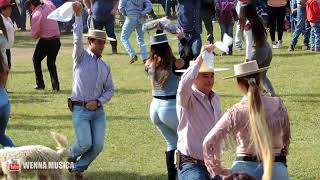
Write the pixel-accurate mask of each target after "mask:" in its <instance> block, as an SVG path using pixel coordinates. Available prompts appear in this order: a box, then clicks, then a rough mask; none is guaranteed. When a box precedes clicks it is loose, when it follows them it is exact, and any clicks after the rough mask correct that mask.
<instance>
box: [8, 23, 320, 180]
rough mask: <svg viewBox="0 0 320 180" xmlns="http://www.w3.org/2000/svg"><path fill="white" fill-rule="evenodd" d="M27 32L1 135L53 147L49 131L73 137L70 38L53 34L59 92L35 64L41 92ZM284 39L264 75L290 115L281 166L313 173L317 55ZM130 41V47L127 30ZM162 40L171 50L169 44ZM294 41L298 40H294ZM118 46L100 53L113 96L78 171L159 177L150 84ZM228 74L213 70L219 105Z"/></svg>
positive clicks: (317, 141) (319, 95)
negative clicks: (95, 152) (87, 161)
mask: <svg viewBox="0 0 320 180" xmlns="http://www.w3.org/2000/svg"><path fill="white" fill-rule="evenodd" d="M219 32H220V30H219V29H218V27H217V25H215V34H216V39H218V37H220V36H219ZM152 33H153V32H151V33H150V35H151V34H152ZM203 34H205V33H203ZM27 36H29V33H28V32H24V33H21V32H18V33H17V37H16V45H15V48H13V49H12V56H13V58H12V59H13V60H12V64H13V66H12V72H11V76H10V81H9V86H8V87H9V91H10V92H11V93H10V94H9V95H10V101H11V106H12V110H11V119H10V121H9V126H8V131H7V134H8V135H10V136H11V137H12V138H13V140H14V142H15V144H16V145H17V146H22V145H28V144H42V145H46V146H49V147H55V143H54V141H53V140H52V138H51V137H50V133H49V132H50V131H58V132H61V133H63V134H65V135H66V136H67V137H68V139H69V141H70V144H71V143H73V142H74V130H73V127H72V123H71V115H70V112H69V110H68V108H67V104H66V100H67V98H68V96H69V95H70V93H71V86H72V58H71V53H72V36H70V35H68V36H62V37H61V40H62V47H61V49H60V53H59V55H58V59H57V69H58V74H59V79H60V83H61V91H60V92H53V91H52V90H51V86H50V80H49V73H48V71H47V67H46V61H45V60H44V61H43V63H42V66H43V71H44V78H45V83H46V90H44V91H36V90H33V85H34V84H35V79H34V72H33V65H32V54H33V51H34V48H35V44H36V43H37V41H36V40H32V39H31V38H29V37H27ZM119 37H120V35H119V28H117V38H118V39H119ZM145 37H146V42H148V40H149V34H147V33H146V34H145ZM290 37H291V35H290V34H287V33H285V37H284V47H283V48H282V49H279V50H274V52H273V54H274V56H273V61H272V64H271V66H272V68H271V69H270V70H269V72H268V76H269V77H270V79H271V81H272V83H273V85H274V87H275V90H276V93H277V94H278V95H279V96H280V97H281V98H282V99H283V100H284V102H285V104H286V106H287V108H288V111H289V115H290V123H291V130H292V142H291V146H290V155H289V157H288V169H289V174H290V177H291V179H306V180H309V179H310V180H311V179H320V170H319V167H320V156H319V152H320V138H319V136H320V123H319V121H320V118H319V117H320V108H319V105H320V81H319V77H320V71H319V67H320V54H319V53H318V54H315V53H311V52H309V51H308V52H307V51H301V50H299V46H298V47H297V48H296V51H294V52H288V51H287V48H288V44H289V41H290ZM204 38H205V36H203V39H204ZM131 40H132V42H133V45H134V47H135V49H137V45H136V43H135V34H133V35H132V39H131ZM170 44H171V47H172V48H173V51H174V53H175V54H176V55H177V42H171V43H170ZM301 44H302V43H301V40H300V42H299V43H298V45H301ZM118 47H119V55H111V54H110V53H111V48H110V45H106V48H105V51H104V54H103V59H105V60H106V62H108V63H109V64H110V65H111V68H112V75H113V80H114V83H115V95H114V97H113V98H112V100H111V101H110V102H109V103H108V104H107V105H106V106H105V110H106V114H107V132H106V140H105V147H104V150H103V152H102V153H101V154H100V155H99V156H98V158H97V159H96V160H95V161H94V162H93V163H92V165H91V166H90V167H89V169H88V170H87V171H86V172H85V176H87V177H88V178H89V179H123V180H126V179H146V180H149V179H163V180H164V179H166V167H165V154H164V151H165V149H166V145H165V142H164V139H163V138H162V137H161V135H160V133H159V132H158V130H157V129H156V127H155V126H154V125H153V124H152V123H151V122H150V120H149V114H148V112H149V104H150V102H151V99H152V97H151V93H150V89H151V87H150V82H149V81H148V80H147V78H146V75H145V73H144V71H143V66H142V61H141V58H140V57H139V58H140V61H138V62H136V63H135V64H133V65H129V64H128V62H129V57H128V55H127V54H126V51H125V50H124V48H123V46H122V44H121V42H120V41H119V45H118ZM218 53H220V52H218ZM244 53H245V52H244V51H241V52H237V51H234V56H227V57H226V56H217V57H216V66H217V67H229V68H231V69H233V64H236V63H240V62H241V61H242V60H243V59H244ZM232 73H233V72H232V71H229V72H223V73H218V74H217V75H216V84H215V86H214V89H215V91H216V92H218V93H219V94H220V95H221V100H222V107H223V110H224V111H225V110H226V109H227V108H228V107H230V106H231V105H233V104H234V103H236V102H238V101H239V100H240V99H241V95H240V93H239V91H238V90H237V87H236V86H235V83H234V81H232V80H230V81H223V80H221V78H222V77H225V76H228V75H231V74H232ZM234 152H235V149H234V150H229V151H227V153H226V154H225V158H224V159H225V162H224V164H225V165H227V166H229V165H230V164H231V161H232V159H233V157H234ZM65 174H68V173H67V172H66V173H65Z"/></svg>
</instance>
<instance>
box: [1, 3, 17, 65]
mask: <svg viewBox="0 0 320 180" xmlns="http://www.w3.org/2000/svg"><path fill="white" fill-rule="evenodd" d="M11 6H12V4H11V3H10V1H8V0H0V13H1V18H2V20H3V23H4V26H5V28H6V33H7V36H8V37H7V40H8V41H7V43H6V44H7V47H6V56H7V61H8V66H9V69H11V51H10V49H11V48H12V47H13V44H14V36H15V31H16V30H15V28H14V25H13V22H12V21H11V18H10V16H11V12H12V8H11Z"/></svg>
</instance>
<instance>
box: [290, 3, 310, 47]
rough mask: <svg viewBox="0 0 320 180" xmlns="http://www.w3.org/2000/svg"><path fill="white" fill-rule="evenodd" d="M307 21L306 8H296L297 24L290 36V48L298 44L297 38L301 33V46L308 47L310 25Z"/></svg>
mask: <svg viewBox="0 0 320 180" xmlns="http://www.w3.org/2000/svg"><path fill="white" fill-rule="evenodd" d="M306 19H307V12H306V7H301V6H298V7H297V23H296V25H295V28H294V32H293V35H292V39H291V43H290V46H291V47H293V48H294V47H295V46H296V45H297V42H298V38H299V36H300V34H301V33H303V35H304V40H303V44H304V45H306V46H309V39H310V24H309V22H308V21H307V20H306Z"/></svg>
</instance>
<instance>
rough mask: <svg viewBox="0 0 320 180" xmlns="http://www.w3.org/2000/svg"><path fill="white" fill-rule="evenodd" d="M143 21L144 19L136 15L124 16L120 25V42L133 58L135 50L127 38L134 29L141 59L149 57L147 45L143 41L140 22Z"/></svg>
mask: <svg viewBox="0 0 320 180" xmlns="http://www.w3.org/2000/svg"><path fill="white" fill-rule="evenodd" d="M143 23H144V19H142V18H138V17H126V20H125V22H124V24H123V26H122V31H121V42H122V44H123V46H124V48H126V50H127V51H128V53H129V56H130V57H131V58H133V57H134V56H135V55H136V52H135V50H134V49H133V47H132V46H131V44H130V42H129V38H130V36H131V34H132V32H133V31H134V30H136V32H137V37H136V39H137V43H138V46H139V48H140V50H141V56H142V60H144V59H147V58H148V57H149V55H148V52H147V47H146V45H145V43H144V32H143V31H142V24H143Z"/></svg>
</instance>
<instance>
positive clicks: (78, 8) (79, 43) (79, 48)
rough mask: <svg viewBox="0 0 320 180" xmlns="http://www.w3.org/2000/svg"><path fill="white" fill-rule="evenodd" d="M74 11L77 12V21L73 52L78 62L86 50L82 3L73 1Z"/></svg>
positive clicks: (74, 30)
mask: <svg viewBox="0 0 320 180" xmlns="http://www.w3.org/2000/svg"><path fill="white" fill-rule="evenodd" d="M73 11H74V12H75V22H74V24H73V43H74V46H73V53H72V58H73V59H74V61H75V63H78V62H79V61H80V60H81V57H82V56H83V53H84V51H85V49H84V46H83V38H82V35H83V24H82V5H81V4H80V3H79V2H75V3H73Z"/></svg>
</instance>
